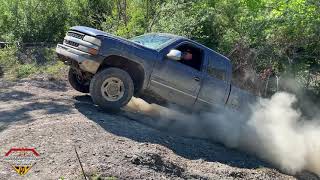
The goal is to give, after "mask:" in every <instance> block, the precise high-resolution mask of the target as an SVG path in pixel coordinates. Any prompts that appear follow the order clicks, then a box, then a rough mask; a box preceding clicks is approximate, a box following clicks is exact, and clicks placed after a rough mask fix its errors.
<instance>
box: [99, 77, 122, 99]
mask: <svg viewBox="0 0 320 180" xmlns="http://www.w3.org/2000/svg"><path fill="white" fill-rule="evenodd" d="M101 93H102V96H103V97H104V98H105V99H106V100H108V101H113V102H114V101H118V100H119V99H121V98H122V97H123V95H124V84H123V82H122V81H121V79H119V78H115V77H111V78H108V79H106V80H105V81H104V82H103V83H102V86H101Z"/></svg>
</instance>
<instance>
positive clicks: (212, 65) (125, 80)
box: [56, 26, 255, 111]
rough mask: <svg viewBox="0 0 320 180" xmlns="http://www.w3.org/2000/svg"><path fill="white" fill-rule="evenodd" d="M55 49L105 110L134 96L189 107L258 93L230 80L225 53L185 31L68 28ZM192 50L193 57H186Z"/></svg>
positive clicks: (77, 83)
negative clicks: (120, 33) (125, 34)
mask: <svg viewBox="0 0 320 180" xmlns="http://www.w3.org/2000/svg"><path fill="white" fill-rule="evenodd" d="M56 53H57V55H58V57H59V59H60V60H62V61H63V62H64V63H65V64H67V65H69V66H70V69H69V74H68V79H69V82H70V84H71V86H72V87H73V88H74V89H75V90H77V91H80V92H83V93H90V95H91V98H92V100H93V102H94V103H95V104H97V105H98V106H100V107H102V108H103V109H104V110H107V111H110V110H119V109H120V108H121V107H123V106H125V105H126V104H127V103H128V102H129V101H130V99H131V98H132V96H136V97H142V98H143V99H146V100H147V101H148V102H150V101H151V102H153V103H166V104H176V105H179V106H183V107H185V108H187V109H192V110H202V109H205V108H208V107H210V108H211V107H221V106H228V107H231V108H236V109H240V108H241V107H243V106H245V105H247V104H248V103H249V102H252V101H253V100H254V99H255V97H254V96H253V95H251V94H250V93H248V92H246V91H243V90H241V89H239V88H237V87H234V86H232V85H231V78H232V65H231V63H230V60H229V59H228V58H226V57H225V56H223V55H221V54H219V53H217V52H215V51H213V50H211V49H210V48H208V47H205V46H204V45H201V44H199V43H197V42H195V41H192V40H190V39H187V38H185V37H181V36H177V35H172V34H165V33H149V34H144V35H141V36H137V37H134V38H132V39H124V38H121V37H117V36H114V35H111V34H108V33H106V32H103V31H100V30H96V29H93V28H89V27H83V26H75V27H72V28H70V30H69V31H68V32H67V34H66V36H65V38H64V41H63V44H58V45H57V47H56ZM186 54H188V55H190V54H191V58H190V57H189V59H188V60H186V59H184V58H185V55H186Z"/></svg>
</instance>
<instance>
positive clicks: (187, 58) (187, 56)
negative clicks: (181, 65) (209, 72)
mask: <svg viewBox="0 0 320 180" xmlns="http://www.w3.org/2000/svg"><path fill="white" fill-rule="evenodd" d="M181 59H182V60H185V61H191V60H192V53H191V50H190V49H187V50H186V51H185V52H183V53H182V58H181Z"/></svg>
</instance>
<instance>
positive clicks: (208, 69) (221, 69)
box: [195, 52, 231, 108]
mask: <svg viewBox="0 0 320 180" xmlns="http://www.w3.org/2000/svg"><path fill="white" fill-rule="evenodd" d="M206 57H207V63H206V66H205V68H204V69H203V70H204V76H203V83H202V86H201V90H200V93H199V96H198V99H197V101H196V104H195V107H196V108H203V107H209V106H221V105H222V106H223V105H224V104H225V103H226V101H227V98H228V96H229V92H230V77H229V76H230V73H231V72H230V73H229V72H228V70H229V69H230V67H228V66H230V63H228V62H227V61H228V60H227V59H226V58H225V57H223V56H221V55H219V54H218V53H215V52H212V53H210V54H208V55H207V56H206Z"/></svg>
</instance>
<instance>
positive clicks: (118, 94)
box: [90, 68, 134, 111]
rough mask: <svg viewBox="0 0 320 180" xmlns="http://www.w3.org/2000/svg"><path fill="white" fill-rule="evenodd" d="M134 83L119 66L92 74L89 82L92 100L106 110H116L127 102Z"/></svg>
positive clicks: (131, 94) (131, 93)
mask: <svg viewBox="0 0 320 180" xmlns="http://www.w3.org/2000/svg"><path fill="white" fill-rule="evenodd" d="M133 92H134V85H133V81H132V79H131V77H130V75H129V74H128V73H127V72H126V71H123V70H122V69H119V68H107V69H104V70H102V71H100V72H98V73H97V74H95V75H94V77H93V78H92V80H91V82H90V94H91V98H92V100H93V102H94V103H95V104H97V105H99V106H100V107H101V108H102V109H104V110H107V111H110V110H111V111H116V110H119V109H120V108H121V107H123V106H125V105H126V104H128V102H129V101H130V99H131V98H132V96H133Z"/></svg>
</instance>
